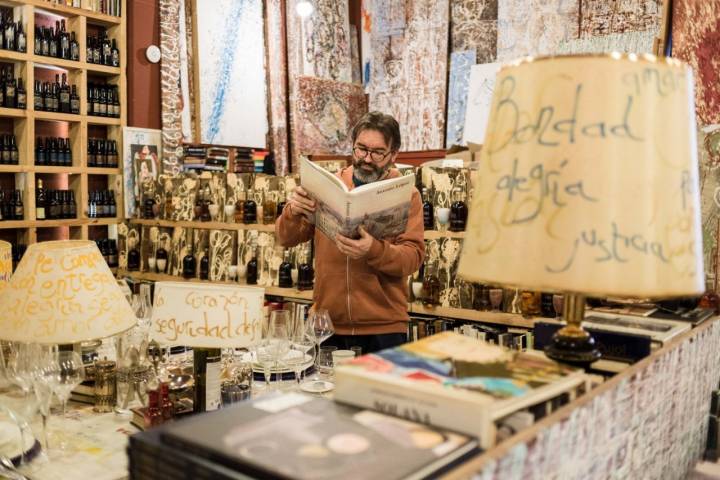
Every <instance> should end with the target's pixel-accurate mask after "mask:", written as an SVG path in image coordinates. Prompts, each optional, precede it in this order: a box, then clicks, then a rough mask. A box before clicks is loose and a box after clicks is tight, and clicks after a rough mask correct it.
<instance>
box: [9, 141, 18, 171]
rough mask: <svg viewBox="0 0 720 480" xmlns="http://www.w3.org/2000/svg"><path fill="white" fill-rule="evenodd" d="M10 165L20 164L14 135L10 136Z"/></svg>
mask: <svg viewBox="0 0 720 480" xmlns="http://www.w3.org/2000/svg"><path fill="white" fill-rule="evenodd" d="M10 163H11V164H12V165H17V164H19V163H20V152H19V151H18V147H17V143H16V142H15V135H10Z"/></svg>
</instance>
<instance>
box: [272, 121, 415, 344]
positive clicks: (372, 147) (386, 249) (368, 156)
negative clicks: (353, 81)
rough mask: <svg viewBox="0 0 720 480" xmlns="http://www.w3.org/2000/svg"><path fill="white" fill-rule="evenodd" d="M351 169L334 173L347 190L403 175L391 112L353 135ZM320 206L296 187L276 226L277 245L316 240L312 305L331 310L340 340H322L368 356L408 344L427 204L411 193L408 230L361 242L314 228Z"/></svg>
mask: <svg viewBox="0 0 720 480" xmlns="http://www.w3.org/2000/svg"><path fill="white" fill-rule="evenodd" d="M352 140H353V150H352V166H349V167H346V168H344V169H342V170H341V171H340V172H338V173H337V176H338V177H339V178H340V179H341V180H342V181H343V182H344V183H345V185H346V186H347V187H348V189H350V190H351V189H353V188H355V187H359V186H361V185H365V184H368V183H371V182H378V181H382V180H386V179H389V178H395V177H398V176H400V172H398V170H397V169H395V168H393V165H394V163H395V158H396V157H397V153H398V151H399V149H400V126H399V125H398V122H397V121H396V120H395V119H394V118H393V117H392V116H390V115H386V114H383V113H380V112H370V113H368V114H366V115H365V116H363V117H362V118H361V119H360V121H359V122H358V123H357V125H355V127H353V130H352ZM315 208H316V202H315V200H314V199H313V198H311V197H310V195H308V193H307V192H306V191H305V190H304V189H303V188H302V187H298V188H297V189H295V191H294V192H293V194H292V195H291V196H290V198H289V199H288V201H287V205H286V207H285V208H284V209H283V213H282V215H281V216H280V218H278V220H277V222H276V223H275V233H276V235H277V238H278V241H279V242H280V244H281V245H283V246H284V247H292V246H295V245H297V244H299V243H302V242H306V241H308V240H310V239H313V238H314V242H315V269H316V275H315V289H314V302H315V305H314V308H316V309H327V310H328V312H329V314H330V317H331V319H332V321H333V324H334V326H335V335H333V336H332V337H331V338H330V339H328V340H327V341H326V342H324V345H334V346H337V347H338V348H341V349H347V348H349V347H351V346H360V347H362V351H363V353H369V352H374V351H377V350H381V349H385V348H391V347H395V346H397V345H400V344H402V343H404V342H405V341H406V340H407V324H408V320H409V317H408V313H407V300H408V299H407V277H408V276H409V275H411V274H412V273H413V272H415V271H416V270H417V269H418V268H420V265H421V263H422V261H423V258H424V255H425V241H424V233H423V232H424V230H423V216H422V203H421V201H420V194H419V192H418V191H417V189H413V193H412V199H411V203H410V210H409V214H408V221H407V226H406V227H405V231H404V232H403V233H401V234H399V235H397V236H395V237H392V238H382V239H380V238H374V237H373V236H372V235H370V234H369V233H368V232H367V231H366V230H365V229H364V228H363V227H360V228H359V238H356V239H355V238H349V237H346V236H343V235H340V234H337V235H336V236H335V238H334V239H330V238H328V237H327V236H326V235H325V234H324V233H322V232H320V230H319V229H316V228H315V226H314V219H315Z"/></svg>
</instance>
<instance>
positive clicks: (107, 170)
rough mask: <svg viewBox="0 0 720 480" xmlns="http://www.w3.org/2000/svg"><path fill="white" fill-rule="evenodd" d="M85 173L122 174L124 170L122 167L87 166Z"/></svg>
mask: <svg viewBox="0 0 720 480" xmlns="http://www.w3.org/2000/svg"><path fill="white" fill-rule="evenodd" d="M83 173H87V174H88V175H122V173H123V172H122V169H120V168H100V167H87V168H85V171H84V172H83Z"/></svg>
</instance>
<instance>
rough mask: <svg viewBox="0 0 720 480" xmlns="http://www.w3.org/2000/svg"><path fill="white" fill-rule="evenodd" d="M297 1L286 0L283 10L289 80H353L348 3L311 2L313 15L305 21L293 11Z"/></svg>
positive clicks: (326, 0) (333, 1)
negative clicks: (284, 11) (310, 78)
mask: <svg viewBox="0 0 720 480" xmlns="http://www.w3.org/2000/svg"><path fill="white" fill-rule="evenodd" d="M298 2H299V0H289V1H288V2H287V10H286V11H287V26H288V61H289V62H290V65H289V71H290V74H291V78H294V77H295V76H300V75H305V76H311V77H317V78H324V79H328V80H338V81H342V82H350V81H352V73H351V64H350V23H349V17H348V2H338V1H337V0H312V1H311V3H312V5H313V13H312V14H311V15H308V16H307V17H305V18H303V17H301V16H300V15H298V14H297V12H296V5H297V3H298Z"/></svg>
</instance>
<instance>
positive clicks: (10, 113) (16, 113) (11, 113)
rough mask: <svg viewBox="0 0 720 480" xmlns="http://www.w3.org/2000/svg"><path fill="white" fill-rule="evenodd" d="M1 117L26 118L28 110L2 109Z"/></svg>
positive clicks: (0, 108)
mask: <svg viewBox="0 0 720 480" xmlns="http://www.w3.org/2000/svg"><path fill="white" fill-rule="evenodd" d="M0 117H12V118H25V117H27V110H23V109H21V108H5V107H0Z"/></svg>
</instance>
